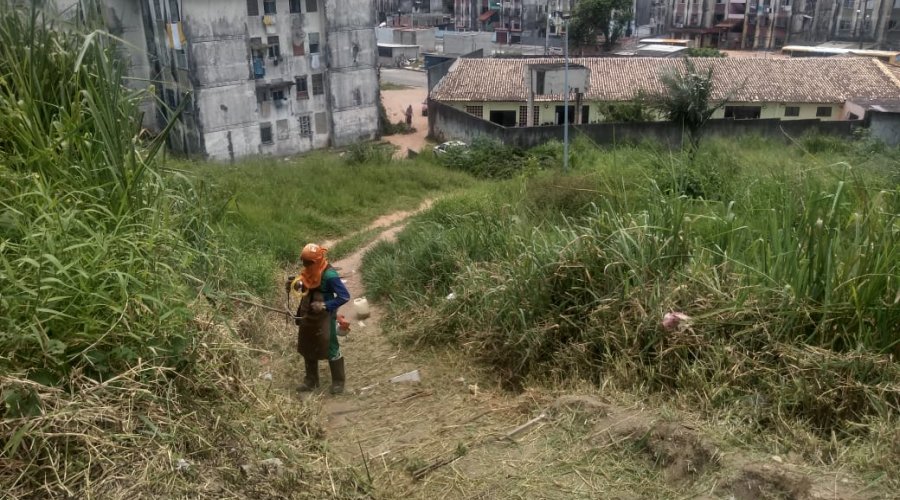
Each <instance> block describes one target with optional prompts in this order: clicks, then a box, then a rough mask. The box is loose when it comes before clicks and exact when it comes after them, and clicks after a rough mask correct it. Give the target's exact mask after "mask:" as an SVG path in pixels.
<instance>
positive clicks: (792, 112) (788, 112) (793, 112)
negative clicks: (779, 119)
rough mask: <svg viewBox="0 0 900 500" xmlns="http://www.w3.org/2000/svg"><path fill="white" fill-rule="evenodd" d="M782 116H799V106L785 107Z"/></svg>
mask: <svg viewBox="0 0 900 500" xmlns="http://www.w3.org/2000/svg"><path fill="white" fill-rule="evenodd" d="M784 116H800V106H785V108H784Z"/></svg>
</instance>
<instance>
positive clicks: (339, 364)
mask: <svg viewBox="0 0 900 500" xmlns="http://www.w3.org/2000/svg"><path fill="white" fill-rule="evenodd" d="M328 367H329V368H331V393H332V394H343V392H344V381H345V380H346V375H345V374H344V357H343V356H341V357H340V358H338V359H335V360H334V361H328Z"/></svg>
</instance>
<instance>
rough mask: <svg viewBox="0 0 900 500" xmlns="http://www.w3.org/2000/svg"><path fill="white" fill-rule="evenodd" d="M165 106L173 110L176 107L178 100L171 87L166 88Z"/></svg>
mask: <svg viewBox="0 0 900 500" xmlns="http://www.w3.org/2000/svg"><path fill="white" fill-rule="evenodd" d="M166 106H168V107H169V109H170V110H174V109H175V108H177V107H178V101H177V100H176V99H175V91H174V90H172V89H166Z"/></svg>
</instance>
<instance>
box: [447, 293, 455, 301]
mask: <svg viewBox="0 0 900 500" xmlns="http://www.w3.org/2000/svg"><path fill="white" fill-rule="evenodd" d="M455 298H456V294H455V293H453V292H450V294H449V295H447V300H453V299H455Z"/></svg>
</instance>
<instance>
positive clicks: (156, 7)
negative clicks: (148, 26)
mask: <svg viewBox="0 0 900 500" xmlns="http://www.w3.org/2000/svg"><path fill="white" fill-rule="evenodd" d="M153 11H154V12H156V20H157V21H162V20H163V15H162V9H161V8H160V7H159V0H153Z"/></svg>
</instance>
